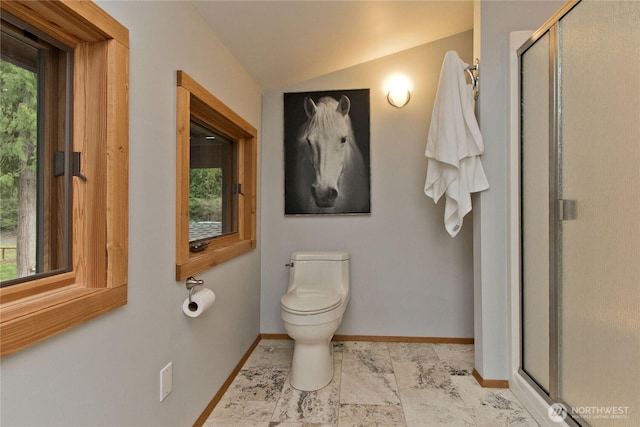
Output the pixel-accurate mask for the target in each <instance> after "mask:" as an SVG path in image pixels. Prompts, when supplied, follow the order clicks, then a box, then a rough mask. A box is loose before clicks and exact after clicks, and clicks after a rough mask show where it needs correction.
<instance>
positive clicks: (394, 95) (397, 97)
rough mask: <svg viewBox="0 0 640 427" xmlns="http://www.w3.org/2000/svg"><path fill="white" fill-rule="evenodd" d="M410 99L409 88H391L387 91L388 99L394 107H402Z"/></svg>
mask: <svg viewBox="0 0 640 427" xmlns="http://www.w3.org/2000/svg"><path fill="white" fill-rule="evenodd" d="M410 99H411V92H409V89H402V88H399V89H391V90H390V91H389V92H388V93H387V101H389V104H391V105H393V106H394V107H398V108H402V107H404V106H405V105H407V103H408V102H409V100H410Z"/></svg>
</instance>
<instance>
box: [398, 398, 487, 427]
mask: <svg viewBox="0 0 640 427" xmlns="http://www.w3.org/2000/svg"><path fill="white" fill-rule="evenodd" d="M400 397H401V399H402V409H403V411H404V416H405V419H406V421H407V426H408V427H425V426H434V427H440V426H454V427H463V426H473V427H475V425H476V424H475V421H474V418H473V414H472V412H471V411H470V410H469V408H467V407H465V406H464V402H463V401H462V399H460V398H455V397H452V396H451V395H450V394H448V393H446V392H444V391H442V390H439V389H401V390H400Z"/></svg>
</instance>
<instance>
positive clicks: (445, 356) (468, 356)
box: [434, 344, 474, 362]
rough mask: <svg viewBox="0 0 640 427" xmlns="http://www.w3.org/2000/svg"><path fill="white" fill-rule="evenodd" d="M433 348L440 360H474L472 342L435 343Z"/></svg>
mask: <svg viewBox="0 0 640 427" xmlns="http://www.w3.org/2000/svg"><path fill="white" fill-rule="evenodd" d="M434 350H435V351H436V353H437V354H438V357H439V358H440V360H445V361H446V360H468V361H471V362H473V360H474V351H473V344H437V345H435V346H434Z"/></svg>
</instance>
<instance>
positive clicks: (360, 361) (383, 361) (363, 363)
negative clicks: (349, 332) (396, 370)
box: [342, 349, 393, 374]
mask: <svg viewBox="0 0 640 427" xmlns="http://www.w3.org/2000/svg"><path fill="white" fill-rule="evenodd" d="M342 369H344V370H345V371H347V372H367V373H371V374H390V373H393V366H392V364H391V357H390V356H389V351H388V350H386V349H385V350H352V349H349V350H345V351H343V352H342Z"/></svg>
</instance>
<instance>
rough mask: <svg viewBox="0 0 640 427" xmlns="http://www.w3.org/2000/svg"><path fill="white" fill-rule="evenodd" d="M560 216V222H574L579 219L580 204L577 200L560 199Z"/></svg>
mask: <svg viewBox="0 0 640 427" xmlns="http://www.w3.org/2000/svg"><path fill="white" fill-rule="evenodd" d="M558 216H559V218H558V219H559V220H560V221H572V220H574V219H577V218H578V202H577V201H576V200H569V199H558Z"/></svg>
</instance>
